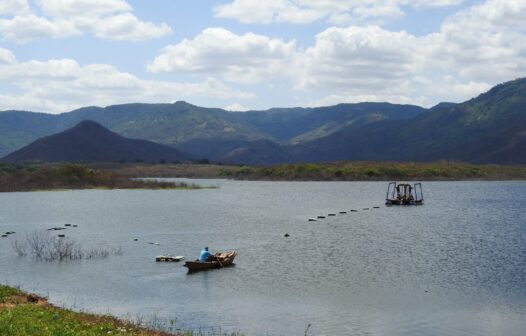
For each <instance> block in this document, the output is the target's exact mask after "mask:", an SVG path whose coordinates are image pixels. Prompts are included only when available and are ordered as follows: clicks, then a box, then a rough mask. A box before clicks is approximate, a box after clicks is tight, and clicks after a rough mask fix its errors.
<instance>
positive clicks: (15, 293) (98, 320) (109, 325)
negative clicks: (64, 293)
mask: <svg viewBox="0 0 526 336" xmlns="http://www.w3.org/2000/svg"><path fill="white" fill-rule="evenodd" d="M0 335H10V336H33V335H34V336H48V335H49V336H58V335H60V336H66V335H67V336H76V335H86V336H91V335H143V336H164V335H169V334H167V333H163V332H159V331H153V330H147V329H144V328H140V327H138V326H136V325H134V324H132V323H127V322H123V321H120V320H117V319H115V318H113V317H111V316H99V315H93V314H87V313H76V312H73V311H71V310H67V309H61V308H58V307H54V306H52V305H51V304H49V303H48V302H47V300H46V299H44V298H41V297H38V296H36V295H33V294H27V293H23V292H21V291H19V290H17V289H15V288H11V287H7V286H2V285H0ZM177 335H191V333H181V334H177Z"/></svg>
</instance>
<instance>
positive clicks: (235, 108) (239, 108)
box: [223, 103, 249, 112]
mask: <svg viewBox="0 0 526 336" xmlns="http://www.w3.org/2000/svg"><path fill="white" fill-rule="evenodd" d="M223 109H224V110H227V111H230V112H246V111H248V110H249V108H248V107H245V106H243V105H241V104H239V103H234V104H230V105H228V106H225V107H224V108H223Z"/></svg>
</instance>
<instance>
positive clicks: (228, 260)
mask: <svg viewBox="0 0 526 336" xmlns="http://www.w3.org/2000/svg"><path fill="white" fill-rule="evenodd" d="M236 255H237V253H236V252H233V251H232V252H224V253H216V254H215V257H216V258H217V259H218V261H206V262H200V261H199V260H194V261H187V262H185V263H184V266H185V267H187V268H188V271H189V272H197V271H205V270H209V269H216V268H223V267H228V266H232V265H233V264H234V258H235V257H236Z"/></svg>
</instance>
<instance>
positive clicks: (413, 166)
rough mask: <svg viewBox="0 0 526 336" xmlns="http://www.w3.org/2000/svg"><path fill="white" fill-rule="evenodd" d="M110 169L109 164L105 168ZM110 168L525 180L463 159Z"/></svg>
mask: <svg viewBox="0 0 526 336" xmlns="http://www.w3.org/2000/svg"><path fill="white" fill-rule="evenodd" d="M106 169H108V167H106ZM110 169H112V170H115V171H116V172H118V173H119V174H123V175H126V176H131V177H144V176H156V177H188V178H230V179H237V180H276V181H386V180H391V181H395V180H396V181H400V180H408V181H415V180H425V181H456V180H525V179H526V166H499V165H474V164H468V163H463V162H449V161H440V162H431V163H415V162H360V161H350V162H333V163H298V164H286V165H277V166H268V167H255V166H233V165H229V166H227V165H189V164H166V165H161V164H157V165H145V164H142V165H123V166H121V167H119V166H113V167H111V168H110Z"/></svg>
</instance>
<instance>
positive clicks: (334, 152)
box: [289, 79, 526, 164]
mask: <svg viewBox="0 0 526 336" xmlns="http://www.w3.org/2000/svg"><path fill="white" fill-rule="evenodd" d="M525 137H526V79H518V80H515V81H511V82H507V83H504V84H501V85H498V86H496V87H494V88H493V89H491V90H490V91H488V92H487V93H484V94H482V95H480V96H478V97H476V98H473V99H471V100H469V101H467V102H464V103H462V104H441V105H439V106H436V107H435V108H432V109H431V110H429V111H428V112H426V113H423V114H421V115H419V116H417V117H415V118H413V119H411V120H406V121H400V120H387V121H382V122H378V123H375V124H371V125H366V126H365V127H362V128H360V129H352V128H349V127H347V128H344V129H342V130H341V131H339V132H336V133H334V134H331V135H328V136H326V137H324V138H321V139H317V140H313V141H310V142H305V143H302V144H299V145H298V146H295V147H294V148H291V149H290V151H291V153H290V155H289V157H290V160H291V161H294V162H299V161H316V162H323V161H336V160H395V161H435V160H444V159H446V160H460V161H466V162H473V163H502V164H526V156H525V155H524V154H525V152H526V147H525V145H526V139H525Z"/></svg>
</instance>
